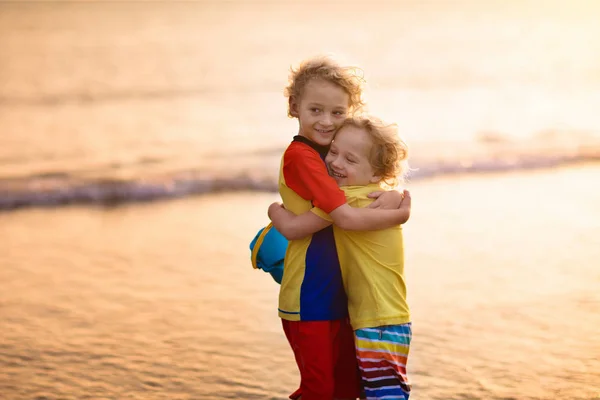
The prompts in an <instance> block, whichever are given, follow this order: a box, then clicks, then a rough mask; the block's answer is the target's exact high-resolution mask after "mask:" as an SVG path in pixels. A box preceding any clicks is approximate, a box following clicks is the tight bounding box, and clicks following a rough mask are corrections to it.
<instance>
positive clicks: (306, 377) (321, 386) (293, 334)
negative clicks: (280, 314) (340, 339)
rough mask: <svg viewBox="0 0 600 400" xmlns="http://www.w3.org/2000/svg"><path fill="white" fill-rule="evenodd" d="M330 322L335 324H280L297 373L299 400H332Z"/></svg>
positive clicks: (288, 322)
mask: <svg viewBox="0 0 600 400" xmlns="http://www.w3.org/2000/svg"><path fill="white" fill-rule="evenodd" d="M332 322H335V321H286V320H283V329H284V331H285V334H286V336H287V338H288V341H289V342H290V345H291V346H292V350H293V351H294V356H295V358H296V364H297V365H298V369H299V370H300V393H301V395H302V400H332V399H333V392H334V377H333V375H334V374H333V370H334V363H333V360H334V352H333V343H334V339H335V337H332V332H331V331H332ZM296 393H298V391H297V392H296Z"/></svg>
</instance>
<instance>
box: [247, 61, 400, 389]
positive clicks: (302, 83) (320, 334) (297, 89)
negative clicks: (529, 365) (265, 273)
mask: <svg viewBox="0 0 600 400" xmlns="http://www.w3.org/2000/svg"><path fill="white" fill-rule="evenodd" d="M286 95H287V96H288V99H289V108H288V115H289V116H290V117H293V118H297V119H298V123H299V131H298V135H296V136H295V137H294V139H293V141H292V143H291V144H290V145H289V146H288V148H287V149H286V151H285V152H284V155H283V158H282V161H281V168H280V175H279V192H280V195H281V198H282V200H283V206H282V205H280V204H278V203H274V204H272V205H271V206H270V207H269V217H270V218H271V220H272V224H273V225H274V226H275V228H276V229H277V230H278V231H279V232H281V233H282V234H283V235H284V236H285V237H286V238H287V239H289V243H288V245H287V250H286V253H285V257H284V262H283V264H284V268H283V276H282V279H281V288H280V293H279V316H280V317H281V319H282V325H283V329H284V332H285V334H286V337H287V339H288V341H289V343H290V346H291V347H292V350H293V352H294V357H295V359H296V363H297V365H298V368H299V370H300V378H301V379H300V388H299V389H298V390H297V391H296V392H295V393H293V394H292V395H291V396H290V398H292V399H296V398H300V396H301V398H302V399H303V400H329V399H331V400H332V399H356V398H357V397H360V396H361V388H362V391H363V393H362V394H363V395H366V398H368V399H371V398H372V399H379V398H385V399H408V397H409V394H410V385H409V384H408V380H407V378H406V360H407V355H408V349H409V346H410V340H411V325H410V315H409V310H408V305H407V302H406V285H405V279H404V257H403V245H402V229H401V226H400V225H401V224H403V223H404V222H406V221H407V220H408V218H409V217H410V207H411V199H410V195H409V193H408V192H406V191H405V192H403V193H400V192H398V191H395V190H386V189H389V188H390V187H393V186H395V184H397V180H398V177H400V176H402V174H403V172H405V168H404V167H405V166H406V158H407V147H406V145H405V144H404V142H402V141H401V140H400V139H399V137H398V132H397V127H396V126H395V125H386V124H384V123H383V122H382V121H380V120H379V119H377V118H374V117H372V116H356V112H357V111H358V110H359V109H360V108H361V106H362V105H363V103H362V79H361V77H360V76H359V75H358V74H357V71H356V70H355V69H353V68H346V67H342V66H340V65H339V64H337V63H336V62H334V61H333V60H331V59H329V58H326V57H317V58H312V59H309V60H307V61H305V62H303V63H302V64H301V65H300V67H299V68H298V69H296V70H292V74H291V76H290V84H289V86H288V87H287V88H286ZM334 138H335V140H334ZM374 199H376V200H374ZM332 223H333V225H332ZM270 228H271V226H269V227H267V228H266V229H265V230H264V231H262V232H260V234H259V235H257V238H255V241H253V244H252V245H251V247H254V249H253V263H254V264H255V265H257V263H260V262H261V260H258V261H257V260H256V258H257V254H259V255H260V253H259V251H258V250H257V248H258V247H260V246H261V242H262V241H263V240H264V238H265V232H268V231H269V229H270ZM263 253H264V251H263ZM267 257H268V255H267ZM258 258H261V257H258ZM263 258H264V257H263ZM361 380H362V385H361V383H360V382H361Z"/></svg>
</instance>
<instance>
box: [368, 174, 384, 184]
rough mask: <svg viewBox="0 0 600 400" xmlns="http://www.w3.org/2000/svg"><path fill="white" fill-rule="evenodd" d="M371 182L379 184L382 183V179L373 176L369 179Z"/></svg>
mask: <svg viewBox="0 0 600 400" xmlns="http://www.w3.org/2000/svg"><path fill="white" fill-rule="evenodd" d="M369 182H371V183H379V182H381V177H380V176H377V175H373V176H372V177H371V179H369Z"/></svg>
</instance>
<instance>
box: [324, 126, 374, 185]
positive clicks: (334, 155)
mask: <svg viewBox="0 0 600 400" xmlns="http://www.w3.org/2000/svg"><path fill="white" fill-rule="evenodd" d="M371 147H373V141H372V140H371V137H370V136H369V133H368V132H367V131H365V130H364V129H362V128H357V127H355V126H352V125H347V126H344V127H343V128H342V129H340V131H339V132H338V133H337V135H336V136H335V140H334V141H333V143H332V144H331V148H330V149H329V153H327V157H325V163H326V164H327V168H328V169H329V174H330V175H331V176H333V178H334V179H335V181H336V182H337V184H338V185H339V186H364V185H368V184H369V183H377V182H379V181H380V177H378V176H375V173H374V171H373V167H372V166H371V163H370V162H369V153H370V152H371Z"/></svg>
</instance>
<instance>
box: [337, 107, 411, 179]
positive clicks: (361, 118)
mask: <svg viewBox="0 0 600 400" xmlns="http://www.w3.org/2000/svg"><path fill="white" fill-rule="evenodd" d="M344 126H354V127H356V128H358V129H363V130H364V131H365V132H367V134H368V135H369V137H370V138H371V141H372V143H373V145H372V147H371V151H370V153H369V163H370V164H371V167H372V168H373V172H374V174H375V176H380V177H381V181H380V184H384V185H386V186H388V187H390V188H394V187H396V186H398V184H400V183H402V182H404V181H405V178H406V174H407V173H408V171H409V167H408V145H407V144H406V142H404V140H402V138H401V137H400V135H399V133H398V125H397V124H387V123H385V122H383V121H382V120H381V119H379V118H377V117H374V116H372V115H368V114H362V115H357V116H353V117H350V118H347V119H346V120H345V121H344V123H343V124H342V126H341V127H340V129H342V128H343V127H344Z"/></svg>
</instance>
